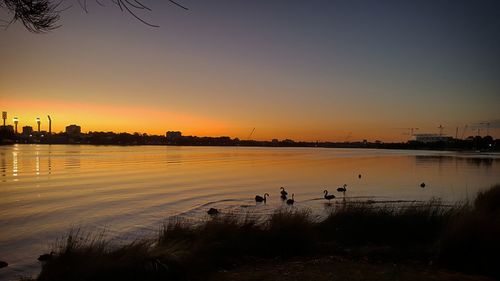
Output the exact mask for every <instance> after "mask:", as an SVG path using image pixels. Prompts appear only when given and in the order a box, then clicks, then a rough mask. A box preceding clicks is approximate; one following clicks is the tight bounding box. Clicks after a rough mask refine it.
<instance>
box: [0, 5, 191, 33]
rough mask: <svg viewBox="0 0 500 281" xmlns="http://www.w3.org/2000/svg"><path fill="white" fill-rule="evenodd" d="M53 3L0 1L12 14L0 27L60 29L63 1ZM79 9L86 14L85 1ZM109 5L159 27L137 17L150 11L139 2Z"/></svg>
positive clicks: (0, 23) (35, 30)
mask: <svg viewBox="0 0 500 281" xmlns="http://www.w3.org/2000/svg"><path fill="white" fill-rule="evenodd" d="M60 1H61V2H57V3H55V1H54V0H0V9H6V10H7V12H8V13H10V14H12V15H13V16H12V19H10V20H3V19H0V26H3V27H5V28H8V27H9V26H10V25H11V24H13V23H15V22H17V21H20V22H21V23H22V24H23V25H24V26H25V27H26V29H27V30H29V31H30V32H34V33H45V32H49V31H51V30H53V29H56V28H58V27H60V25H58V24H57V23H58V21H59V20H60V13H61V12H62V11H64V10H66V9H68V8H69V7H71V6H69V7H67V8H65V9H59V6H60V5H61V3H62V1H63V0H60ZM77 1H78V4H79V5H80V7H81V9H82V10H84V11H85V12H86V13H88V12H89V11H88V5H87V4H88V3H87V0H77ZM94 1H95V2H96V3H97V4H98V5H99V6H102V7H104V6H105V4H104V3H103V2H101V1H102V0H94ZM109 1H110V2H111V3H113V4H115V5H116V6H118V8H119V9H120V10H121V11H126V12H127V13H129V14H131V15H132V16H133V17H134V18H136V19H137V20H138V21H140V22H142V23H143V24H145V25H147V26H151V27H159V26H158V25H155V24H151V23H149V22H147V21H146V20H144V19H142V18H141V17H140V16H138V15H137V13H136V11H137V10H147V11H151V9H150V8H149V7H147V6H146V5H144V4H143V3H141V1H140V0H109ZM169 2H170V3H172V4H174V5H176V6H178V7H180V8H182V9H184V10H189V9H188V8H187V7H185V6H183V5H181V4H179V3H178V2H176V1H174V0H169Z"/></svg>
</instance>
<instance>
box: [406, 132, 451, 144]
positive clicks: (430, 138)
mask: <svg viewBox="0 0 500 281" xmlns="http://www.w3.org/2000/svg"><path fill="white" fill-rule="evenodd" d="M413 140H414V141H418V142H423V143H430V142H440V141H444V142H447V141H451V140H453V138H452V137H449V136H443V135H439V134H414V135H413Z"/></svg>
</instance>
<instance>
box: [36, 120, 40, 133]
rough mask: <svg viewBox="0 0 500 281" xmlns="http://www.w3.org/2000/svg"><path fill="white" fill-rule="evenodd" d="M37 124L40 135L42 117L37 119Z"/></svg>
mask: <svg viewBox="0 0 500 281" xmlns="http://www.w3.org/2000/svg"><path fill="white" fill-rule="evenodd" d="M36 124H37V125H38V133H40V117H37V118H36Z"/></svg>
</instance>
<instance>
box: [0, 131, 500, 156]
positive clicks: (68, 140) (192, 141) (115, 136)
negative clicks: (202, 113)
mask: <svg viewBox="0 0 500 281" xmlns="http://www.w3.org/2000/svg"><path fill="white" fill-rule="evenodd" d="M0 143H1V144H13V143H42V144H94V145H180V146H257V147H326V148H382V149H417V150H418V149H428V150H457V151H459V150H468V151H470V150H481V151H500V139H493V137H491V136H485V137H480V136H475V137H474V136H470V137H468V138H467V139H465V140H460V139H453V140H451V141H446V142H444V141H442V142H430V143H423V142H416V141H409V142H401V143H383V142H379V141H377V142H367V141H363V142H304V141H294V140H290V139H285V140H281V141H280V140H277V139H274V140H272V141H258V140H240V139H238V138H230V137H227V136H221V137H197V136H179V137H176V138H167V137H166V136H161V135H148V134H140V133H133V134H130V133H113V132H92V131H91V132H88V133H82V134H78V135H68V134H66V133H53V134H51V135H49V134H47V132H41V133H37V132H33V134H32V135H31V136H25V135H22V134H15V133H14V132H13V131H12V130H6V129H0Z"/></svg>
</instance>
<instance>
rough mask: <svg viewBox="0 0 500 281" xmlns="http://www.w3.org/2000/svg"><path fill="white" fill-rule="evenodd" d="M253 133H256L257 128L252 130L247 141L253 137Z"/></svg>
mask: <svg viewBox="0 0 500 281" xmlns="http://www.w3.org/2000/svg"><path fill="white" fill-rule="evenodd" d="M253 132H255V128H253V129H252V131H251V132H250V134H249V135H248V137H247V140H249V139H250V138H251V137H252V135H253Z"/></svg>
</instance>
